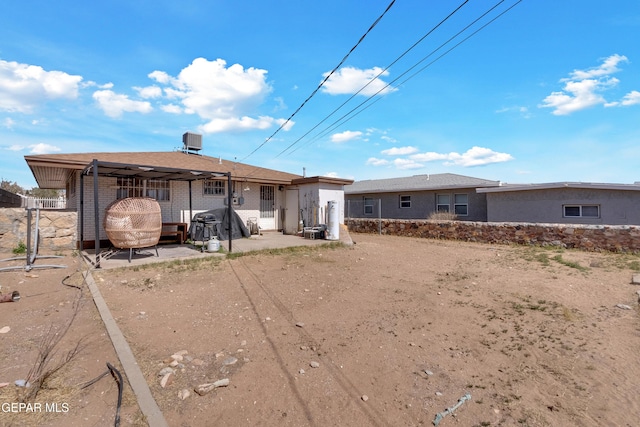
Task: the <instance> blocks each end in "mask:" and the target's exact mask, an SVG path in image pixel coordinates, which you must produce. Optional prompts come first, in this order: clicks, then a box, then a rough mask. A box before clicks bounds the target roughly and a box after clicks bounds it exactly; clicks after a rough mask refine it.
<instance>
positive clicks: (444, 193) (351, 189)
mask: <svg viewBox="0 0 640 427" xmlns="http://www.w3.org/2000/svg"><path fill="white" fill-rule="evenodd" d="M499 186H500V182H499V181H490V180H486V179H481V178H473V177H470V176H464V175H456V174H451V173H443V174H433V175H415V176H410V177H405V178H388V179H373V180H366V181H356V182H354V183H353V184H352V185H347V186H345V188H344V193H345V209H346V212H345V213H346V215H348V217H349V218H377V217H378V215H379V214H380V216H381V217H382V218H394V219H426V218H428V217H429V216H430V215H431V214H433V213H434V212H451V213H455V214H456V216H457V218H458V219H459V220H461V221H486V220H487V199H486V195H485V194H483V193H479V192H478V191H477V189H478V188H479V187H489V188H491V187H499ZM378 201H379V203H378ZM378 206H379V209H380V213H379V212H378Z"/></svg>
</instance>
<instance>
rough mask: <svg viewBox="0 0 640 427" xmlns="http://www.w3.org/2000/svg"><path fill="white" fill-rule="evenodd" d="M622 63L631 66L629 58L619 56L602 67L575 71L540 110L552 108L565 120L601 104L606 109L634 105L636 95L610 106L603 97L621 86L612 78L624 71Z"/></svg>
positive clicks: (543, 103) (615, 56) (605, 60)
mask: <svg viewBox="0 0 640 427" xmlns="http://www.w3.org/2000/svg"><path fill="white" fill-rule="evenodd" d="M622 62H627V57H626V56H623V55H617V54H616V55H611V56H609V57H608V58H605V59H604V60H603V62H602V64H601V65H600V66H599V67H595V68H590V69H587V70H574V71H573V72H572V73H570V75H569V77H568V78H564V79H561V80H560V81H561V82H563V83H564V87H563V89H562V91H556V92H552V93H551V94H550V95H549V96H547V97H546V98H545V99H544V100H543V101H542V104H540V105H539V107H540V108H552V109H553V112H552V113H553V114H554V115H556V116H563V115H568V114H571V113H574V112H576V111H580V110H584V109H585V108H589V107H593V106H595V105H600V104H602V105H604V106H605V107H613V106H619V105H634V104H635V103H634V95H633V94H634V92H636V91H633V92H630V93H629V94H627V95H626V96H625V98H624V99H623V100H622V101H621V102H618V101H613V102H607V100H606V99H605V98H604V96H602V94H601V92H604V91H606V90H608V89H611V88H613V87H615V86H617V85H618V83H619V82H620V81H619V80H618V79H617V78H615V77H611V74H613V73H617V72H619V71H620V69H619V68H618V64H620V63H622ZM625 102H626V104H625Z"/></svg>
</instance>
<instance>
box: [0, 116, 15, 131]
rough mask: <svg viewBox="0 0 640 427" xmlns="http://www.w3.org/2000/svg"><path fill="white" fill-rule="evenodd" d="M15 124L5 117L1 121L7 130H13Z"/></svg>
mask: <svg viewBox="0 0 640 427" xmlns="http://www.w3.org/2000/svg"><path fill="white" fill-rule="evenodd" d="M15 124H16V122H15V121H14V120H13V119H12V118H11V117H7V118H6V119H4V120H3V121H2V126H4V127H6V128H7V129H13V125H15Z"/></svg>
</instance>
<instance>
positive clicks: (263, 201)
mask: <svg viewBox="0 0 640 427" xmlns="http://www.w3.org/2000/svg"><path fill="white" fill-rule="evenodd" d="M25 160H26V162H27V164H28V166H29V167H30V168H31V171H32V173H33V175H34V177H35V179H36V182H37V183H38V186H39V187H40V188H47V189H64V190H66V197H67V208H68V209H72V210H76V211H78V212H81V211H82V212H83V215H79V220H78V222H80V221H81V220H80V218H83V220H82V221H83V224H78V229H83V230H84V233H83V236H82V237H80V236H79V240H80V239H82V241H83V247H87V248H90V247H94V245H95V239H96V232H95V231H94V230H99V231H98V233H99V235H100V241H101V242H102V243H101V246H102V245H106V244H108V240H107V238H106V234H105V233H104V230H103V229H102V225H101V224H98V227H96V224H95V222H96V221H95V218H96V216H95V214H96V212H95V211H96V208H95V206H97V209H98V213H99V215H102V214H103V213H104V209H105V208H106V207H107V206H108V205H109V204H110V203H111V202H113V201H114V200H116V199H119V198H123V197H134V196H137V197H139V196H146V197H153V198H155V199H156V200H158V203H159V204H160V207H161V211H162V221H163V222H167V223H177V222H180V223H189V222H190V221H191V219H192V217H193V215H194V214H196V213H199V212H203V211H207V210H211V209H217V208H222V207H224V206H226V205H227V204H228V203H229V201H230V202H231V205H232V206H233V209H234V211H235V212H236V213H237V214H238V215H239V216H240V218H241V219H242V221H243V222H245V223H246V222H247V221H249V220H250V219H251V220H255V221H257V223H258V225H259V227H260V228H261V229H262V230H265V231H267V230H282V231H283V232H284V233H287V234H293V233H296V232H297V231H298V224H299V222H300V219H301V216H304V215H307V217H309V218H311V216H310V215H309V213H308V212H307V210H308V209H310V208H311V206H309V205H308V200H315V203H316V204H318V205H320V204H321V203H326V200H325V199H326V197H327V194H329V195H330V197H331V198H332V199H333V200H336V201H337V202H338V204H339V205H340V206H343V203H344V200H343V197H344V195H343V187H344V185H346V184H350V183H352V182H353V181H351V180H344V179H339V178H329V177H303V176H300V175H295V174H291V173H287V172H281V171H277V170H273V169H267V168H262V167H258V166H253V165H249V164H244V163H238V162H234V161H229V160H224V159H221V158H213V157H209V156H204V155H200V154H196V153H194V152H193V151H189V150H182V151H172V152H119V153H75V154H43V155H32V156H25ZM94 164H95V165H97V167H95V168H94V167H93V165H94ZM93 169H96V170H97V171H99V173H98V175H97V176H98V179H97V183H96V185H94V170H93ZM327 191H329V193H327ZM317 219H319V220H321V219H322V218H317ZM343 221H344V216H343V215H342V216H340V222H343Z"/></svg>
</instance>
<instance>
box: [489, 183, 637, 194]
mask: <svg viewBox="0 0 640 427" xmlns="http://www.w3.org/2000/svg"><path fill="white" fill-rule="evenodd" d="M557 188H579V189H587V190H622V191H640V185H639V184H615V183H599V182H547V183H540V184H503V185H502V186H500V187H499V188H482V189H479V190H478V193H506V192H510V191H531V190H552V189H557Z"/></svg>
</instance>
